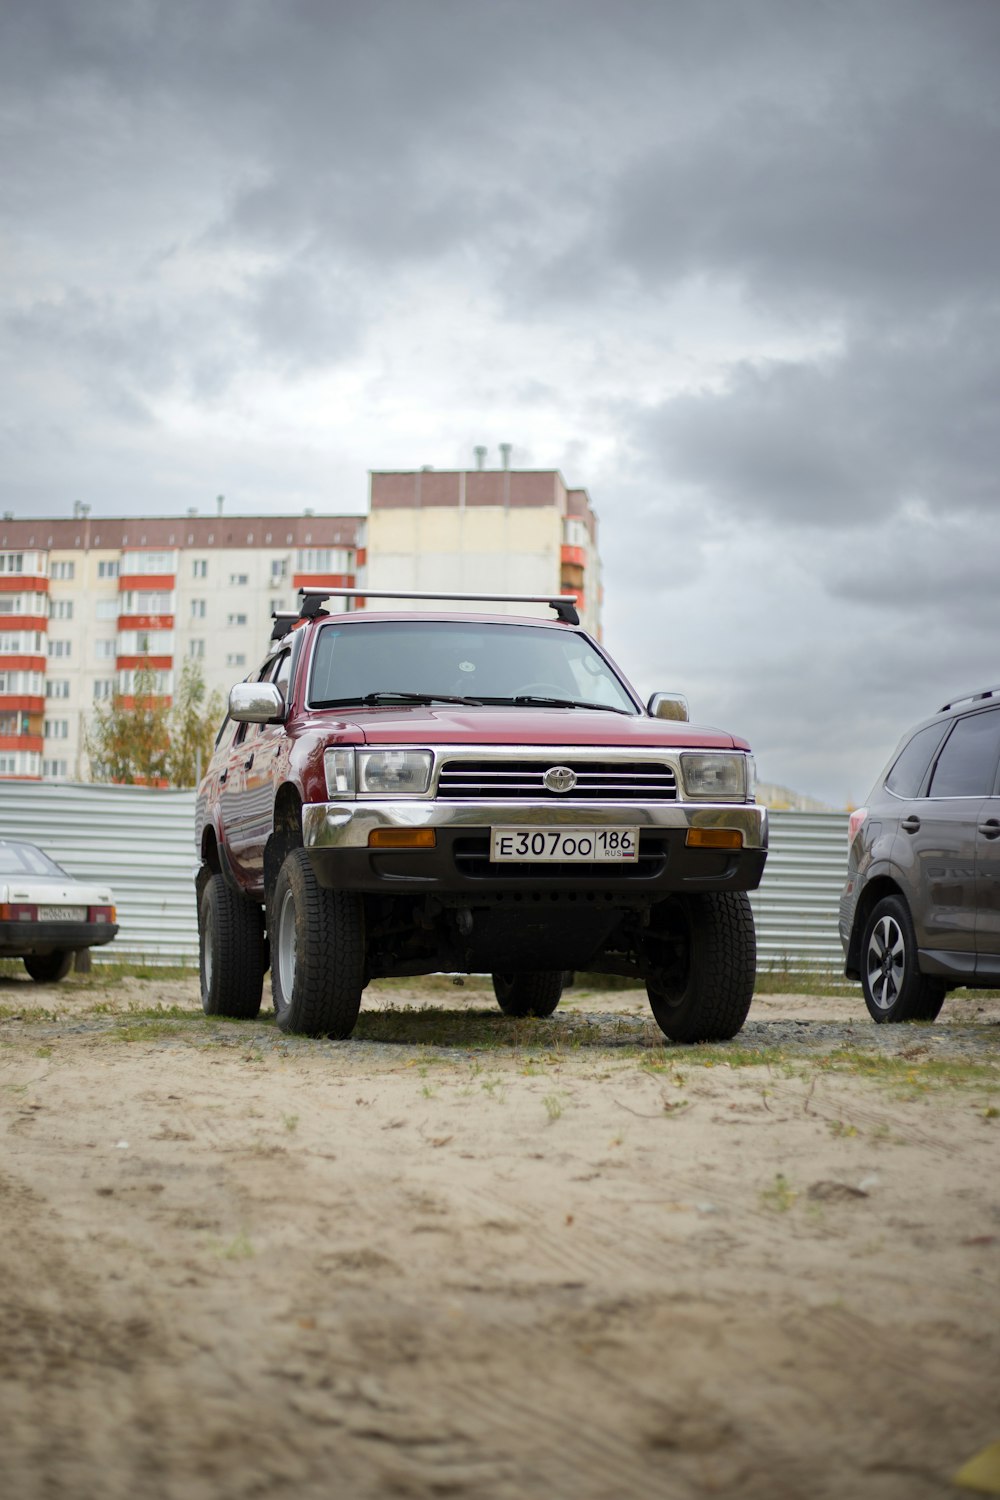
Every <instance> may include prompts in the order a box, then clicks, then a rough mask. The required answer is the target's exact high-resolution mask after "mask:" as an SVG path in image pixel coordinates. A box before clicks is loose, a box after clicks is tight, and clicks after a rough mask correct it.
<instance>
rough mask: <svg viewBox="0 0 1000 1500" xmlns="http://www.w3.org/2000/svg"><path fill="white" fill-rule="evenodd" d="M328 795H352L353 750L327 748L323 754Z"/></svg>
mask: <svg viewBox="0 0 1000 1500" xmlns="http://www.w3.org/2000/svg"><path fill="white" fill-rule="evenodd" d="M323 766H324V769H325V771H326V795H327V796H328V797H353V796H354V751H353V750H327V751H326V752H325V753H324V756H323Z"/></svg>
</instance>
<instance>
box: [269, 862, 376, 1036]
mask: <svg viewBox="0 0 1000 1500" xmlns="http://www.w3.org/2000/svg"><path fill="white" fill-rule="evenodd" d="M269 909H270V912H271V920H272V923H273V927H274V931H273V932H272V934H271V992H272V994H273V996H274V1010H275V1014H276V1016H277V1019H278V1025H279V1026H280V1027H281V1029H282V1031H290V1032H298V1033H301V1034H302V1035H303V1036H331V1037H347V1036H350V1034H351V1032H352V1031H353V1030H354V1027H355V1024H356V1022H357V1019H358V1012H359V1011H360V1009H361V994H362V991H363V990H364V987H365V929H364V906H363V904H362V901H361V898H360V896H358V895H357V894H356V893H354V892H353V891H328V890H325V889H324V888H323V887H322V886H321V885H320V883H319V881H318V880H317V879H316V876H315V875H314V874H313V869H312V866H311V864H310V863H309V856H308V855H307V854H306V851H305V850H304V849H293V850H292V851H291V853H290V854H289V855H288V856H287V858H286V859H285V862H284V864H283V865H282V866H281V869H280V870H279V871H278V878H277V879H276V881H275V883H274V890H273V892H272V893H271V900H270V903H269Z"/></svg>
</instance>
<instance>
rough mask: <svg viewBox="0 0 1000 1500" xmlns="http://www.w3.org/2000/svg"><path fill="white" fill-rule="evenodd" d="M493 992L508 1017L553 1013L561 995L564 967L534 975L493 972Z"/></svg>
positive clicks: (539, 971)
mask: <svg viewBox="0 0 1000 1500" xmlns="http://www.w3.org/2000/svg"><path fill="white" fill-rule="evenodd" d="M492 978H493V993H494V995H496V997H497V1003H498V1004H499V1006H500V1009H501V1010H502V1011H503V1013H504V1015H505V1016H551V1014H552V1012H553V1011H554V1010H555V1008H556V1006H557V1005H558V1004H559V1001H560V999H561V998H562V992H563V980H564V979H565V974H564V973H563V971H562V969H537V970H535V971H534V973H531V974H494V975H493V976H492Z"/></svg>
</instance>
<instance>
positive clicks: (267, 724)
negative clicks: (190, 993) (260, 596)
mask: <svg viewBox="0 0 1000 1500" xmlns="http://www.w3.org/2000/svg"><path fill="white" fill-rule="evenodd" d="M338 597H339V598H341V599H342V600H343V602H344V604H345V605H346V603H347V602H348V601H349V600H350V599H351V598H353V597H355V595H354V593H353V592H351V591H347V590H333V589H331V590H322V591H320V590H302V591H300V595H299V599H300V609H299V611H298V612H297V613H296V614H281V615H278V616H276V617H275V627H274V632H273V636H272V641H271V646H270V649H269V651H268V653H267V655H266V657H265V659H264V662H263V664H262V666H261V668H260V670H259V671H258V672H256V673H255V674H254V675H253V677H252V678H250V679H249V680H248V681H246V682H243V683H240V684H239V685H238V686H236V687H234V688H233V689H232V692H231V693H230V698H229V713H228V715H227V717H226V720H225V722H224V724H223V726H222V729H221V730H220V732H219V736H218V739H217V741H216V748H215V753H214V756H213V758H212V762H211V764H210V766H209V769H208V774H207V775H206V776H205V778H204V780H203V781H202V784H201V786H200V788H199V791H198V799H197V815H196V838H197V847H198V853H199V858H200V862H201V864H200V869H199V872H198V876H197V897H198V917H199V934H200V951H201V988H202V1002H203V1004H204V1007H205V1010H206V1011H207V1012H208V1013H210V1014H216V1015H229V1016H243V1017H253V1016H256V1015H257V1013H258V1011H259V1009H260V1003H261V991H262V984H263V976H264V973H265V970H266V969H267V967H268V964H269V963H270V968H271V988H272V993H273V997H274V1007H275V1011H276V1014H277V1020H278V1024H279V1025H280V1026H281V1027H283V1028H284V1029H285V1030H287V1031H295V1032H302V1033H305V1034H307V1035H328V1036H337V1037H344V1036H348V1035H349V1034H350V1032H351V1031H352V1029H353V1027H354V1024H355V1022H356V1020H357V1016H358V1011H359V1008H360V1005H361V996H362V992H363V990H364V988H365V986H366V985H367V983H368V982H369V980H371V979H374V978H379V977H400V976H404V975H413V974H429V973H436V972H441V971H444V972H448V973H453V972H466V973H489V974H491V975H492V979H493V987H494V991H495V993H496V997H497V1000H498V1002H499V1004H500V1007H501V1009H502V1010H504V1011H505V1012H506V1013H507V1014H508V1015H513V1016H525V1015H533V1016H547V1015H550V1014H551V1013H552V1012H553V1011H554V1010H555V1008H556V1006H557V1004H558V1003H559V998H560V994H561V991H562V986H563V978H564V975H565V973H566V972H567V971H571V970H574V969H583V970H591V971H597V972H601V973H608V974H622V975H629V976H632V977H635V978H638V979H641V980H643V981H644V982H645V985H646V991H647V994H648V996H649V1001H650V1005H651V1006H652V1010H653V1014H654V1016H655V1017H656V1020H657V1022H658V1023H659V1025H660V1027H661V1029H662V1030H663V1032H664V1033H665V1035H666V1036H668V1037H670V1038H672V1039H673V1040H675V1041H686V1042H695V1041H709V1040H717V1039H723V1038H728V1037H731V1036H734V1035H735V1034H736V1032H738V1031H739V1029H740V1027H741V1026H742V1025H743V1022H744V1020H745V1019H746V1015H747V1012H748V1010H749V1007H750V1000H751V997H752V994H753V987H754V979H755V970H756V948H755V938H754V927H753V916H752V913H751V910H750V903H749V899H748V897H747V894H746V893H747V891H749V890H752V889H754V888H755V887H756V886H757V885H758V883H759V881H760V878H761V874H762V872H763V868H764V860H765V858H766V851H767V814H766V811H765V810H764V809H763V808H762V807H758V806H757V805H756V804H755V803H754V800H753V762H752V760H751V757H750V747H749V746H748V745H747V743H746V742H745V741H744V740H741V739H738V738H735V737H734V736H733V735H731V734H727V733H725V732H723V731H722V730H718V729H698V728H695V727H694V726H692V725H691V724H689V723H688V722H687V710H686V705H685V704H684V700H683V699H682V698H678V697H676V696H672V695H667V694H654V696H653V697H652V698H651V699H650V700H649V703H648V704H647V705H646V706H645V707H644V706H643V704H642V702H641V700H640V699H639V698H638V696H637V694H636V692H635V690H634V689H633V688H632V687H631V686H630V685H629V683H628V682H627V681H626V680H625V678H624V677H623V676H622V675H621V673H620V672H619V670H618V669H617V667H616V666H615V665H614V663H613V662H612V660H611V658H610V657H609V656H608V655H607V653H606V652H605V651H604V650H603V648H602V647H601V646H600V644H599V643H598V642H597V641H595V640H594V639H593V638H592V637H591V636H589V635H588V634H587V633H586V632H585V631H584V630H582V629H581V628H580V626H579V620H578V617H577V614H576V610H575V608H574V602H575V601H574V600H573V598H572V597H563V596H561V597H557V598H554V599H544V600H538V599H536V598H531V599H527V598H525V599H520V600H511V599H510V598H509V597H508V596H488V597H484V596H478V595H476V596H469V595H455V596H452V599H453V601H454V602H459V601H461V602H462V603H464V604H466V606H468V604H469V603H475V604H478V605H479V606H480V607H482V606H483V605H487V606H488V605H489V604H490V603H491V602H493V603H496V602H501V601H502V602H504V603H508V602H523V603H529V602H530V603H545V604H548V605H549V606H551V608H552V609H553V610H554V612H555V618H554V619H541V618H527V617H522V616H511V615H497V614H487V613H471V612H463V613H451V612H448V613H444V612H440V611H439V610H433V611H432V610H430V609H428V608H427V607H426V604H425V607H424V609H423V610H421V609H420V608H419V601H420V600H421V599H422V598H425V597H426V596H420V595H411V594H407V595H399V594H397V595H372V594H369V595H368V597H369V598H372V597H378V598H393V599H394V600H395V601H399V603H397V604H396V606H395V607H392V608H390V609H389V610H384V611H382V612H379V613H375V612H373V611H369V610H367V609H365V610H360V611H359V610H349V609H348V610H346V612H344V613H331V612H329V611H328V609H327V607H326V606H327V605H328V604H329V603H330V601H331V600H332V599H334V598H338ZM400 603H401V604H402V605H403V607H400Z"/></svg>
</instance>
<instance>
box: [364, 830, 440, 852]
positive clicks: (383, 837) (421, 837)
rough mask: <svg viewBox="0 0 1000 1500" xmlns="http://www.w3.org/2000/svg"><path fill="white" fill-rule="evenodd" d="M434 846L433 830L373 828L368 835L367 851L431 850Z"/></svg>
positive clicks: (435, 840)
mask: <svg viewBox="0 0 1000 1500" xmlns="http://www.w3.org/2000/svg"><path fill="white" fill-rule="evenodd" d="M436 844H437V834H436V833H435V831H434V829H433V828H373V829H372V831H371V833H370V834H369V835H368V847H369V849H433V848H434V847H435V845H436Z"/></svg>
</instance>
